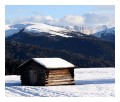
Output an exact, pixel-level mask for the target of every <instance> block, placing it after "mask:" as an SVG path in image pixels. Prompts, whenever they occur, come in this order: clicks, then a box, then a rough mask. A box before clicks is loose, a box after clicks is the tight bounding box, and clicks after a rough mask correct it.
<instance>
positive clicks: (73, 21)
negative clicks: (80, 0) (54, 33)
mask: <svg viewBox="0 0 120 102" xmlns="http://www.w3.org/2000/svg"><path fill="white" fill-rule="evenodd" d="M60 22H62V23H64V24H66V25H81V24H84V17H82V16H78V15H67V16H65V17H63V18H62V19H60Z"/></svg>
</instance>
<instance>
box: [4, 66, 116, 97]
mask: <svg viewBox="0 0 120 102" xmlns="http://www.w3.org/2000/svg"><path fill="white" fill-rule="evenodd" d="M5 95H6V96H7V97H15V96H16V97H114V96H115V69H114V68H88V69H87V68H78V69H75V85H60V86H22V85H21V82H20V76H16V75H11V76H5Z"/></svg>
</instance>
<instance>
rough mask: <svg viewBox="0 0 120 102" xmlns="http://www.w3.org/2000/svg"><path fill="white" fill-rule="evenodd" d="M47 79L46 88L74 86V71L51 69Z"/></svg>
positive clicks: (47, 73)
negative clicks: (50, 86)
mask: <svg viewBox="0 0 120 102" xmlns="http://www.w3.org/2000/svg"><path fill="white" fill-rule="evenodd" d="M45 78H46V80H45V85H46V86H48V85H65V84H74V69H72V68H71V69H67V68H66V69H49V70H47V72H46V76H45Z"/></svg>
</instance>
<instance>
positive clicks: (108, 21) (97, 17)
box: [83, 13, 115, 26]
mask: <svg viewBox="0 0 120 102" xmlns="http://www.w3.org/2000/svg"><path fill="white" fill-rule="evenodd" d="M83 16H84V18H85V22H84V23H85V24H88V25H92V24H93V25H107V26H114V25H115V17H114V15H111V14H96V13H87V14H84V15H83Z"/></svg>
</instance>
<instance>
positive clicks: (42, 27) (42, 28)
mask: <svg viewBox="0 0 120 102" xmlns="http://www.w3.org/2000/svg"><path fill="white" fill-rule="evenodd" d="M22 29H24V32H32V33H40V32H45V33H49V34H51V36H56V35H58V36H62V37H71V36H68V35H67V34H66V33H67V32H69V30H67V29H64V28H61V27H55V26H50V25H47V24H43V23H31V22H26V23H21V24H15V25H6V26H5V34H6V37H8V36H11V35H13V34H15V33H18V32H19V31H20V30H22Z"/></svg>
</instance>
